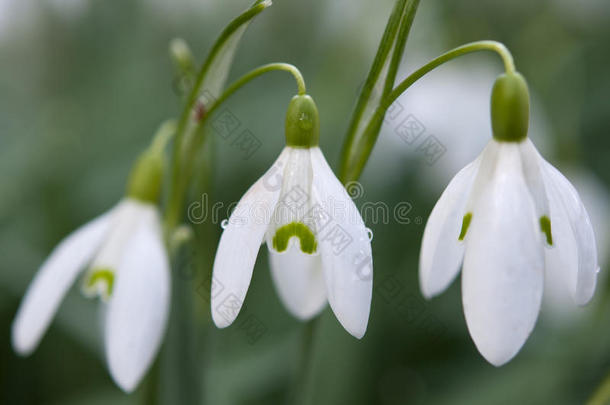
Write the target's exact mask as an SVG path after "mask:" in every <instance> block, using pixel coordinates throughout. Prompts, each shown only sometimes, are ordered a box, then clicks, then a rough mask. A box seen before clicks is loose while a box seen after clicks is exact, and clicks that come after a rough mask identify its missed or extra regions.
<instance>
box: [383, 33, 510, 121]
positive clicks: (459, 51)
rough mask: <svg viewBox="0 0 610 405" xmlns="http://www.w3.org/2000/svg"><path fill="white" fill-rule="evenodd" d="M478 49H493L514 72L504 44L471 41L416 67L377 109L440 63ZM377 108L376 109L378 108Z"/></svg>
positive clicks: (384, 105) (390, 101)
mask: <svg viewBox="0 0 610 405" xmlns="http://www.w3.org/2000/svg"><path fill="white" fill-rule="evenodd" d="M480 51H493V52H496V53H498V54H499V55H500V57H501V58H502V61H503V62H504V69H505V70H506V72H507V73H514V72H515V63H514V62H513V57H512V55H511V54H510V52H509V50H508V49H507V48H506V46H504V44H502V43H500V42H496V41H477V42H471V43H469V44H466V45H462V46H459V47H457V48H455V49H452V50H450V51H449V52H446V53H444V54H442V55H441V56H439V57H437V58H435V59H432V60H431V61H430V62H428V63H426V64H425V65H424V66H422V67H420V68H419V69H417V70H416V71H415V72H413V73H411V74H410V75H409V77H407V78H406V79H405V80H403V81H402V82H401V83H400V84H399V85H398V86H396V88H395V89H394V90H392V92H391V93H390V95H389V96H388V97H387V98H386V99H385V100H384V101H383V102H382V103H381V105H380V107H379V109H382V108H383V110H386V109H387V108H388V107H389V106H390V105H392V103H393V102H394V101H396V99H397V98H398V97H399V96H400V95H401V94H402V93H404V92H405V90H407V89H408V88H409V87H411V85H412V84H413V83H415V82H416V81H417V80H419V79H420V78H421V77H422V76H424V75H425V74H426V73H429V72H430V71H432V70H434V69H436V68H437V67H439V66H440V65H442V64H444V63H446V62H448V61H450V60H452V59H455V58H458V57H460V56H462V55H466V54H469V53H473V52H480ZM379 109H378V110H379Z"/></svg>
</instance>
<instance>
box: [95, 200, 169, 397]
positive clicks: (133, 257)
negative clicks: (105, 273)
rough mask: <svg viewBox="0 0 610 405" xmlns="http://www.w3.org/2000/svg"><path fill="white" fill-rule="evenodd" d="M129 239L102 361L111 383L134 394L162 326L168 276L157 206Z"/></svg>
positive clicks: (143, 213)
mask: <svg viewBox="0 0 610 405" xmlns="http://www.w3.org/2000/svg"><path fill="white" fill-rule="evenodd" d="M137 216H138V224H137V226H136V228H135V229H134V233H133V234H132V235H131V237H130V238H129V239H128V242H127V245H126V246H125V253H124V256H123V259H122V260H121V262H120V264H119V267H118V270H117V273H116V281H115V286H114V289H113V292H112V296H111V298H110V301H109V303H108V308H107V312H106V322H105V328H106V330H105V342H106V359H107V361H108V367H109V369H110V373H111V375H112V377H113V379H114V380H115V382H116V383H117V384H118V385H119V386H120V387H121V388H122V389H123V390H124V391H126V392H131V391H133V390H134V389H135V387H136V386H137V384H138V382H139V381H140V380H141V379H142V377H143V376H144V374H145V373H146V370H147V369H148V368H149V367H150V365H151V364H152V361H153V360H154V358H155V356H156V354H157V351H158V350H159V346H160V344H161V340H162V337H163V334H164V332H165V328H166V324H167V316H168V312H169V299H170V273H169V263H168V258H167V253H166V251H165V246H164V244H163V240H162V232H161V224H160V220H159V214H158V212H157V209H156V207H154V206H152V205H151V206H145V207H142V208H141V212H139V213H138V214H137Z"/></svg>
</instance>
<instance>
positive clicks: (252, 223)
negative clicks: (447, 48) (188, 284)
mask: <svg viewBox="0 0 610 405" xmlns="http://www.w3.org/2000/svg"><path fill="white" fill-rule="evenodd" d="M289 151H290V149H289V148H285V149H284V150H283V151H282V153H281V154H280V156H279V158H278V159H277V161H276V162H275V164H274V165H273V166H272V167H271V169H269V171H267V173H266V174H265V175H264V176H263V177H261V178H260V179H259V180H258V181H257V182H256V183H254V185H253V186H252V187H250V189H249V190H248V191H247V192H246V194H245V195H244V196H243V197H242V198H241V200H240V201H239V203H238V204H237V207H235V210H234V211H233V213H232V214H231V217H230V219H229V225H228V226H227V228H226V229H225V230H224V232H223V233H222V236H221V237H220V243H219V245H218V250H217V251H216V259H215V260H214V271H213V279H214V283H216V285H217V286H218V289H217V291H218V293H216V294H213V295H212V299H211V303H212V319H213V320H214V323H215V324H216V326H218V327H219V328H224V327H227V326H229V325H230V324H231V323H233V321H234V320H235V318H237V315H238V314H239V311H240V309H241V307H242V305H243V302H244V299H245V297H246V293H247V292H248V287H249V286H250V280H251V278H252V270H253V269H254V263H255V262H256V257H257V256H258V251H259V249H260V246H261V243H262V241H263V238H264V237H265V232H266V231H267V228H268V227H269V221H270V219H271V216H272V215H273V211H274V209H275V206H276V204H277V200H278V198H279V195H280V190H281V188H282V174H281V173H282V168H283V167H284V166H285V164H286V160H287V157H288V154H289Z"/></svg>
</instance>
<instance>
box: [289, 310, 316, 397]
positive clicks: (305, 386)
mask: <svg viewBox="0 0 610 405" xmlns="http://www.w3.org/2000/svg"><path fill="white" fill-rule="evenodd" d="M318 322H319V318H313V319H311V320H310V321H308V322H307V323H306V324H305V326H304V327H303V334H302V340H301V358H300V359H299V369H298V370H297V374H296V379H295V383H294V388H293V392H292V394H291V396H292V398H291V400H290V403H291V404H299V405H307V404H308V403H309V402H311V401H310V399H311V398H309V397H308V394H310V392H309V391H310V390H309V387H310V386H311V380H312V378H313V376H312V364H313V347H314V337H315V333H316V329H317V325H318Z"/></svg>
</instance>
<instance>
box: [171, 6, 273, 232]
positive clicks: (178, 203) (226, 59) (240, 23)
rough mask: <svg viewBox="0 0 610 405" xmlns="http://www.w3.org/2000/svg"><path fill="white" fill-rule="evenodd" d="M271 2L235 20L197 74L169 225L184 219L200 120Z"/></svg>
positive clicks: (176, 163)
mask: <svg viewBox="0 0 610 405" xmlns="http://www.w3.org/2000/svg"><path fill="white" fill-rule="evenodd" d="M269 6H271V0H257V1H256V2H255V3H254V4H253V5H252V6H251V7H250V8H249V9H247V10H246V11H244V12H243V13H242V14H241V15H239V16H238V17H236V18H235V19H234V20H233V21H231V22H230V23H229V24H228V25H227V26H226V27H225V29H224V30H223V31H222V33H221V34H220V36H219V37H218V39H217V40H216V42H215V43H214V46H213V47H212V49H211V50H210V53H209V55H208V57H207V58H206V60H205V62H204V64H203V66H202V68H201V70H200V71H199V73H198V75H197V78H196V80H195V84H194V86H193V88H192V89H191V93H190V95H189V97H188V100H187V104H186V106H185V108H184V110H183V111H182V115H181V117H180V120H179V122H178V128H177V131H176V137H175V145H174V155H173V167H172V182H171V184H172V190H171V191H170V200H169V203H168V209H167V212H166V217H165V225H166V228H173V227H175V226H176V225H177V224H178V223H179V222H180V221H181V219H182V218H181V213H182V204H183V199H184V195H185V192H186V189H187V187H188V179H189V176H187V175H185V173H184V172H188V171H190V169H191V168H192V162H190V160H192V156H193V155H194V153H193V151H192V149H193V145H192V142H193V138H194V137H195V132H196V130H197V125H196V124H197V122H198V121H199V120H200V119H201V118H202V117H203V115H205V112H206V108H209V105H210V104H211V103H213V102H214V100H215V99H216V98H218V96H219V95H220V93H221V92H222V90H223V89H224V86H225V83H226V80H227V77H228V75H229V70H230V68H231V64H232V62H233V57H234V56H235V51H236V50H237V46H238V45H239V42H240V40H241V38H242V36H243V34H244V32H245V31H246V29H247V28H248V25H249V24H250V22H251V21H252V19H253V18H254V17H255V16H256V15H258V14H259V13H260V12H261V11H263V10H264V9H266V8H267V7H269Z"/></svg>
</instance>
